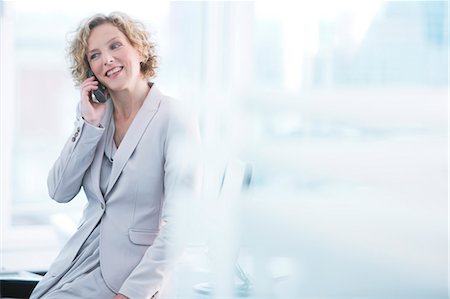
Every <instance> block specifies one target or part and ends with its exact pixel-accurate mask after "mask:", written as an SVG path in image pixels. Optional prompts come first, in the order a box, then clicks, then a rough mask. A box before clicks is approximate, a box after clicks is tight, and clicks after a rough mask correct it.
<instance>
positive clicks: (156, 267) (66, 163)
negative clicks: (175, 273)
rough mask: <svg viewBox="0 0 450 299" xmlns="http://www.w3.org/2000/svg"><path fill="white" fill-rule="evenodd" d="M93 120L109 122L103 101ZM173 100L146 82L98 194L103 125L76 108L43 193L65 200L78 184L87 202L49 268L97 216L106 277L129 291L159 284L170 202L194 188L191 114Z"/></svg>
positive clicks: (149, 291) (54, 269) (143, 292)
mask: <svg viewBox="0 0 450 299" xmlns="http://www.w3.org/2000/svg"><path fill="white" fill-rule="evenodd" d="M106 105H107V110H106V113H105V116H104V117H103V119H102V121H101V124H102V125H103V127H106V126H107V125H108V123H109V121H111V118H112V110H113V106H112V103H111V101H108V102H107V104H106ZM187 111H188V110H186V109H184V108H183V105H181V103H180V102H178V101H177V100H174V99H172V98H169V97H167V96H165V95H163V94H162V93H161V92H160V91H159V90H158V89H157V88H156V87H155V86H152V88H151V90H150V92H149V94H148V96H147V98H146V100H145V102H144V104H143V105H142V107H141V109H140V110H139V112H138V113H137V115H136V116H135V119H134V120H133V122H132V124H131V125H130V127H129V129H128V131H127V133H126V135H125V137H124V139H123V140H122V142H121V144H120V146H119V148H118V149H117V152H116V154H115V156H114V162H113V167H112V171H111V176H110V179H109V184H108V188H107V191H106V193H105V195H102V192H101V190H100V183H99V180H100V171H101V168H102V160H103V155H104V151H105V138H106V136H105V135H106V134H104V132H105V129H104V128H95V127H93V126H91V125H89V124H87V123H85V122H84V120H83V119H82V118H81V117H80V115H78V118H77V121H76V122H75V128H74V131H73V135H72V136H71V137H70V139H69V140H68V141H67V143H66V145H65V146H64V148H63V150H62V153H61V155H60V157H59V158H58V160H57V161H56V162H55V164H54V166H53V168H52V169H51V171H50V174H49V176H48V189H49V194H50V196H51V197H52V198H53V199H54V200H56V201H58V202H68V201H70V200H71V199H72V198H74V197H75V195H77V193H78V192H79V190H80V188H81V187H83V189H84V192H85V193H86V197H87V200H88V204H87V205H86V208H85V210H84V212H83V218H82V221H81V223H80V226H79V228H78V230H77V232H76V233H75V234H74V236H73V237H72V238H71V239H70V240H69V241H68V242H67V244H66V245H65V246H64V248H63V249H62V251H61V253H60V254H59V256H58V257H57V258H56V260H55V261H54V263H53V264H52V266H51V267H50V270H49V275H50V276H57V275H58V274H59V273H61V272H62V271H64V270H65V269H67V267H69V266H70V264H71V262H72V260H73V259H74V257H75V256H76V254H77V252H78V250H79V249H80V247H81V246H82V244H83V242H84V241H85V240H86V239H87V237H88V236H89V234H90V232H91V231H92V230H93V229H94V228H95V226H96V225H97V223H98V222H99V221H100V220H101V221H100V224H99V225H100V265H101V272H102V275H103V277H104V280H105V282H106V284H107V285H108V286H109V287H110V288H111V289H112V290H113V291H114V292H121V293H124V294H127V295H128V296H131V297H132V298H149V297H151V296H152V295H154V294H155V293H156V292H157V291H158V290H159V289H160V287H161V285H162V284H163V282H164V279H165V276H166V274H167V269H168V264H169V261H170V257H169V252H172V251H173V250H172V249H171V248H169V247H170V246H169V245H170V244H172V243H173V242H172V240H171V236H172V235H173V232H172V230H173V223H172V222H173V220H172V219H171V217H172V215H173V214H174V207H176V205H177V202H178V201H180V200H182V201H184V200H188V199H189V198H190V197H191V196H193V194H194V193H195V192H197V191H198V190H199V175H198V174H199V172H198V170H199V169H198V167H197V166H198V165H197V164H196V163H195V162H194V163H193V161H195V160H196V159H195V157H196V155H195V152H196V149H197V146H198V145H199V143H200V136H199V130H198V124H197V121H196V118H195V117H193V114H192V113H189V112H187Z"/></svg>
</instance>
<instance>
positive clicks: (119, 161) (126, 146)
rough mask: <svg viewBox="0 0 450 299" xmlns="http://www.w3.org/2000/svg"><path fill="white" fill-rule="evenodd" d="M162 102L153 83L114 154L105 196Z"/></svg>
mask: <svg viewBox="0 0 450 299" xmlns="http://www.w3.org/2000/svg"><path fill="white" fill-rule="evenodd" d="M160 102H161V93H160V91H159V90H158V89H157V88H156V87H155V86H154V85H153V86H152V88H151V89H150V91H149V93H148V95H147V98H146V99H145V101H144V103H143V104H142V107H141V108H140V109H139V111H138V113H137V114H136V116H135V117H134V120H133V122H132V123H131V125H130V127H129V128H128V130H127V133H126V134H125V136H124V138H123V140H122V142H121V143H120V146H119V148H118V149H117V151H116V154H115V155H114V162H113V167H112V170H111V176H110V178H109V183H108V188H107V190H106V193H105V197H106V196H108V194H109V192H110V191H111V189H112V188H113V186H114V184H115V183H116V182H117V179H118V178H119V176H120V173H121V172H122V169H123V168H124V167H125V164H126V163H127V161H128V159H129V158H130V156H131V154H132V153H133V151H134V149H135V148H136V146H137V145H138V143H139V141H140V140H141V138H142V136H143V135H144V132H145V130H146V129H147V126H148V125H149V124H150V122H151V121H152V119H153V117H154V116H155V114H156V112H157V111H158V108H159V104H160Z"/></svg>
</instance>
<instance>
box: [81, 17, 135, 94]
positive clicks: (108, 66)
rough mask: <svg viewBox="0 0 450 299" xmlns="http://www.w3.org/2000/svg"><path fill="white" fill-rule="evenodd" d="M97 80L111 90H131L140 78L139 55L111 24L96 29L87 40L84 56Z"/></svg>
mask: <svg viewBox="0 0 450 299" xmlns="http://www.w3.org/2000/svg"><path fill="white" fill-rule="evenodd" d="M86 57H87V60H88V62H89V65H90V67H91V69H92V71H93V72H94V75H95V76H96V77H97V79H98V80H99V81H100V82H101V83H102V84H103V85H105V86H106V87H108V89H109V90H111V91H122V90H126V89H129V90H132V89H133V88H134V87H135V86H136V84H137V82H138V81H140V80H144V79H143V78H142V76H141V71H140V61H142V59H141V56H140V55H139V53H138V51H137V50H136V49H135V48H134V47H133V46H132V45H131V44H130V42H129V41H128V38H127V37H126V36H125V35H124V34H123V33H122V32H121V31H120V30H119V29H118V28H117V27H115V26H114V25H112V24H110V23H105V24H102V25H99V26H97V27H95V28H94V29H93V30H92V32H91V34H90V36H89V38H88V49H87V54H86Z"/></svg>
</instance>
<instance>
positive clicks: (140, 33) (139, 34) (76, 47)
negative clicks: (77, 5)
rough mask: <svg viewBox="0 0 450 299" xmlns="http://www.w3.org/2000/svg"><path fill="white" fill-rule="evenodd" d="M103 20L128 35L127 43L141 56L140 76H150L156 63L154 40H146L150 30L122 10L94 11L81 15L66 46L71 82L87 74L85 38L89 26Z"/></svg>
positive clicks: (83, 78)
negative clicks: (107, 12) (90, 13)
mask: <svg viewBox="0 0 450 299" xmlns="http://www.w3.org/2000/svg"><path fill="white" fill-rule="evenodd" d="M106 23H109V24H112V25H114V26H115V27H117V29H119V30H120V31H121V32H122V33H123V34H124V35H125V36H126V37H127V38H128V41H129V42H130V44H131V45H132V46H133V47H134V48H135V49H136V50H137V51H138V52H139V54H141V56H142V57H143V61H142V62H141V74H142V76H143V77H144V78H146V79H149V78H152V77H154V76H155V75H156V69H157V67H158V66H157V55H156V49H155V48H156V44H155V43H153V42H152V41H151V40H150V34H149V33H148V32H147V31H146V30H145V27H144V25H143V24H142V23H141V22H138V21H135V20H133V19H131V18H130V17H129V16H127V15H126V14H124V13H121V12H113V13H110V14H109V15H104V14H96V15H94V16H92V17H90V18H88V19H85V20H84V21H83V22H82V23H81V24H80V26H79V27H78V29H77V31H75V33H74V37H73V38H72V40H71V41H70V43H69V48H68V56H69V59H70V70H71V73H72V77H73V80H74V81H75V84H76V85H80V84H81V83H82V82H83V81H84V80H86V79H87V76H88V70H89V62H88V60H87V56H86V52H87V47H88V38H89V36H90V34H91V32H92V30H93V29H94V28H95V27H97V26H99V25H102V24H106Z"/></svg>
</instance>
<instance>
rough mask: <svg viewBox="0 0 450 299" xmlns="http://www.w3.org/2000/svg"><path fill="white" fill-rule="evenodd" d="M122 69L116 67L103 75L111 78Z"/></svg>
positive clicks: (121, 67)
mask: <svg viewBox="0 0 450 299" xmlns="http://www.w3.org/2000/svg"><path fill="white" fill-rule="evenodd" d="M122 69H123V66H116V67H115V68H112V69H110V70H108V71H107V72H106V73H105V75H106V77H111V76H113V75H115V74H117V73H118V72H120V71H121V70H122Z"/></svg>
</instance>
